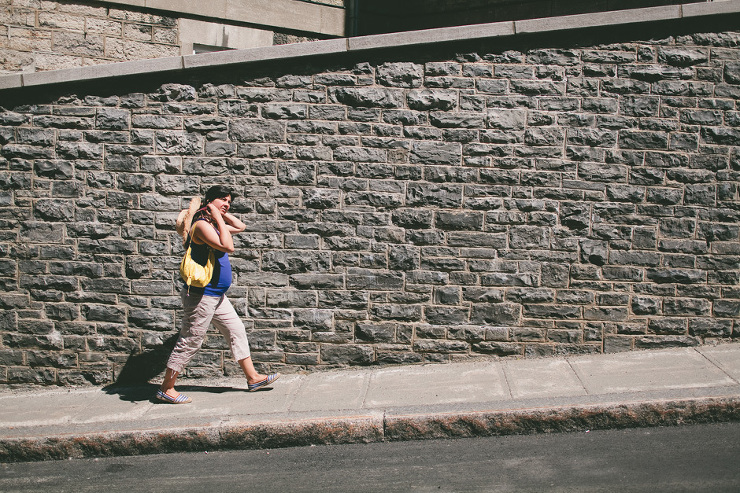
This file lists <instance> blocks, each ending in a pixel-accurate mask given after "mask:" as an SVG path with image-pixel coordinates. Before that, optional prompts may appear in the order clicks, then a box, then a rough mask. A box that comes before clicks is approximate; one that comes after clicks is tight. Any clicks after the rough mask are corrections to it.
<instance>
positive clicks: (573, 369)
mask: <svg viewBox="0 0 740 493" xmlns="http://www.w3.org/2000/svg"><path fill="white" fill-rule="evenodd" d="M565 362H566V363H568V366H570V369H571V370H572V371H573V374H574V375H575V376H576V378H577V379H578V383H580V384H581V387H583V391H584V392H585V393H586V395H591V392H589V391H588V388H587V387H586V384H585V383H584V381H583V379H582V378H581V375H580V374H579V373H578V370H576V368H575V366H573V363H571V362H570V359H568V358H565Z"/></svg>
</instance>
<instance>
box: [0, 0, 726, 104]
mask: <svg viewBox="0 0 740 493" xmlns="http://www.w3.org/2000/svg"><path fill="white" fill-rule="evenodd" d="M136 1H139V2H141V1H144V3H145V4H146V5H147V6H148V5H150V3H156V2H155V1H153V0H136ZM157 1H160V2H161V1H164V0H157ZM110 3H130V4H132V5H133V4H134V3H135V1H133V0H132V1H130V2H125V1H124V2H110ZM734 13H740V0H722V1H718V2H711V3H701V4H695V3H694V4H683V5H672V6H665V7H649V8H643V9H631V10H619V11H612V12H597V13H591V14H578V15H568V16H561V17H549V18H541V19H528V20H522V21H514V22H511V21H506V22H494V23H488V24H475V25H470V26H456V27H445V28H438V29H425V30H421V31H408V32H402V33H391V34H376V35H372V36H359V37H354V38H339V39H332V40H324V41H313V42H307V43H295V44H287V45H278V46H269V47H264V48H253V49H248V50H234V51H224V52H216V53H205V54H199V55H185V56H180V57H168V58H153V59H148V60H138V61H133V62H122V63H110V64H102V65H94V66H89V67H82V68H71V69H63V70H50V71H46V72H34V73H27V74H20V75H19V74H10V75H5V76H0V91H1V90H7V89H18V88H21V87H30V86H42V85H50V84H61V83H70V82H75V81H84V80H89V79H104V78H113V77H123V76H131V75H137V74H151V73H153V72H167V71H173V70H187V69H196V68H202V67H218V66H223V65H233V64H240V63H254V62H260V61H266V60H279V59H290V58H296V57H302V56H319V55H335V54H340V53H344V52H356V51H364V50H375V49H387V48H395V47H399V46H414V45H417V46H418V45H432V44H438V43H445V42H450V41H460V40H474V39H485V38H492V37H506V36H517V35H520V34H530V33H546V32H555V31H563V30H578V29H583V28H592V27H604V26H618V25H627V24H636V23H646V22H658V21H671V20H678V19H682V18H687V17H689V18H694V17H703V16H716V15H726V14H734Z"/></svg>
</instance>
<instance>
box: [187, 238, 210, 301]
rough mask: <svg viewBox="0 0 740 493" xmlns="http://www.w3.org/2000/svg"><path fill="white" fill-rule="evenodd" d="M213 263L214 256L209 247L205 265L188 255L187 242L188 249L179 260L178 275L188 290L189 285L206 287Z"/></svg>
mask: <svg viewBox="0 0 740 493" xmlns="http://www.w3.org/2000/svg"><path fill="white" fill-rule="evenodd" d="M215 263H216V257H215V255H214V254H213V250H212V249H210V248H209V249H208V261H206V265H200V264H199V263H198V262H196V261H195V260H193V258H192V257H191V256H190V244H188V249H187V251H186V252H185V255H184V256H183V257H182V261H181V262H180V277H182V280H183V281H185V284H187V285H188V290H190V286H195V287H196V288H204V287H206V286H207V285H208V283H209V282H211V277H213V266H214V264H215Z"/></svg>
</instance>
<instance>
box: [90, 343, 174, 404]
mask: <svg viewBox="0 0 740 493" xmlns="http://www.w3.org/2000/svg"><path fill="white" fill-rule="evenodd" d="M178 335H179V334H177V333H175V334H173V335H172V336H170V337H169V338H168V339H167V340H166V341H165V342H164V344H162V346H160V347H158V348H156V349H147V350H144V351H141V352H137V353H132V354H131V355H130V356H129V357H128V359H127V360H126V363H125V364H124V365H123V368H121V370H120V371H119V372H118V375H117V377H116V381H115V382H114V383H112V384H111V385H108V386H106V387H104V388H103V390H104V391H105V392H107V393H108V394H117V395H119V396H120V398H121V400H124V401H131V402H137V401H151V400H152V399H153V396H154V395H155V394H156V392H157V389H158V388H159V386H158V385H157V384H153V383H150V380H152V379H153V378H154V377H156V376H157V375H160V374H162V373H163V372H164V370H165V368H166V366H167V358H168V357H169V355H170V352H172V348H173V347H174V346H175V342H177V338H178Z"/></svg>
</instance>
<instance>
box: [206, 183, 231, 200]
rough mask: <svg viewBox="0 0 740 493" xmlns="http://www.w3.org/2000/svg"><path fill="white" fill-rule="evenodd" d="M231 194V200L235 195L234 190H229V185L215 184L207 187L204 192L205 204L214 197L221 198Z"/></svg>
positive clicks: (214, 198)
mask: <svg viewBox="0 0 740 493" xmlns="http://www.w3.org/2000/svg"><path fill="white" fill-rule="evenodd" d="M229 195H231V199H232V200H233V199H234V197H235V196H236V195H235V194H234V192H232V191H231V189H230V188H229V187H226V186H224V185H215V186H212V187H211V188H209V189H208V191H207V192H206V201H205V204H210V203H211V202H213V201H214V200H216V199H222V198H224V197H228V196H229Z"/></svg>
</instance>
